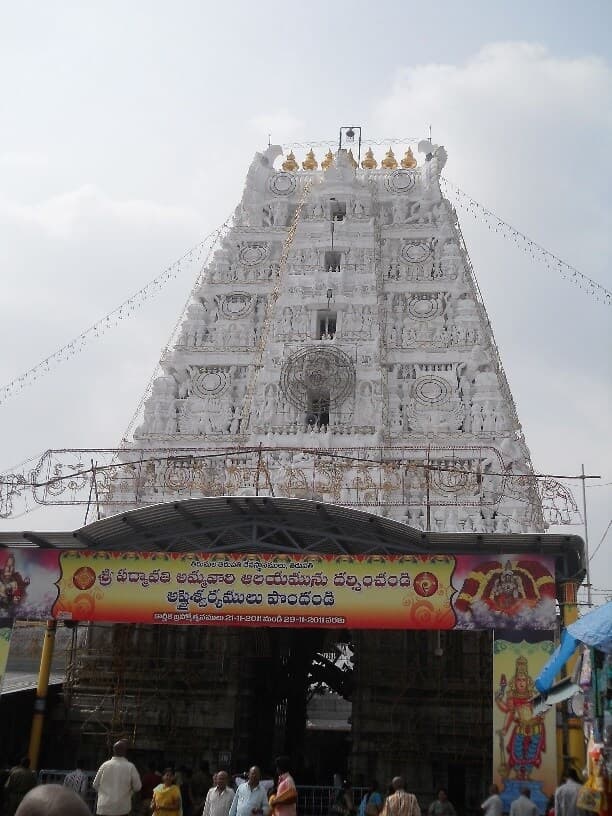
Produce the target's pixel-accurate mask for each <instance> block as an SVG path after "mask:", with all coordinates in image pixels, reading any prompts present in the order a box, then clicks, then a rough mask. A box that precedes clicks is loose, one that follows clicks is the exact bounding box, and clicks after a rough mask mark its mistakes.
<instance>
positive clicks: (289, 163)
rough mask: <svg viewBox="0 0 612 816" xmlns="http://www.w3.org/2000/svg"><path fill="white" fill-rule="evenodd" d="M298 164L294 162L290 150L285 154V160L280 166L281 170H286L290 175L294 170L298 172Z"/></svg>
mask: <svg viewBox="0 0 612 816" xmlns="http://www.w3.org/2000/svg"><path fill="white" fill-rule="evenodd" d="M299 167H300V166H299V164H298V163H297V162H296V160H295V156H294V155H293V150H290V151H289V152H288V153H287V158H286V159H285V161H284V162H283V164H282V168H283V170H286V171H287V172H288V173H292V172H293V171H294V170H299Z"/></svg>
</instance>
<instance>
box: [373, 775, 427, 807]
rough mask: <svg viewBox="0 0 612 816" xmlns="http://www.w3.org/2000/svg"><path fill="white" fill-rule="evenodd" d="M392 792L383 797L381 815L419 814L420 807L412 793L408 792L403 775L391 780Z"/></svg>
mask: <svg viewBox="0 0 612 816" xmlns="http://www.w3.org/2000/svg"><path fill="white" fill-rule="evenodd" d="M391 788H392V789H393V793H390V794H389V796H387V798H386V799H385V804H384V805H383V809H382V811H381V816H421V808H420V807H419V803H418V800H417V798H416V796H415V795H414V793H408V791H407V790H406V783H405V782H404V777H403V776H394V777H393V779H392V780H391Z"/></svg>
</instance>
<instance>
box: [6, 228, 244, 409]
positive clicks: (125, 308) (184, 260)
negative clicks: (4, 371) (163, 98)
mask: <svg viewBox="0 0 612 816" xmlns="http://www.w3.org/2000/svg"><path fill="white" fill-rule="evenodd" d="M229 220H230V219H229V218H228V219H227V220H226V221H225V222H224V223H223V224H222V225H221V226H220V227H217V228H216V229H214V230H213V231H212V232H210V233H209V234H208V235H207V236H206V237H205V238H203V239H202V240H201V241H200V242H199V243H197V244H196V245H195V246H193V247H191V249H188V250H187V252H185V253H184V254H183V255H181V257H180V258H178V259H177V260H176V261H174V263H172V264H170V266H168V267H166V269H164V271H163V272H162V273H160V274H159V275H157V276H156V277H154V278H153V279H152V280H150V281H149V282H148V283H146V284H145V285H144V286H143V287H142V288H141V289H139V290H138V291H137V292H134V294H133V295H131V296H130V297H129V298H127V299H126V300H124V301H123V303H120V304H119V306H117V307H116V308H115V309H113V310H112V311H111V312H109V313H108V314H106V315H105V316H104V317H102V318H101V319H100V320H97V321H96V322H95V323H93V324H92V325H91V326H89V328H87V329H85V330H84V331H83V332H81V334H79V335H78V336H77V337H74V338H73V339H72V340H70V342H68V343H66V344H65V345H63V346H62V347H61V348H59V349H57V351H54V352H53V353H52V354H50V355H49V356H48V357H45V358H44V359H43V360H41V361H40V362H39V363H37V364H36V365H35V366H32V368H30V369H28V370H27V371H25V372H24V373H23V374H22V375H21V376H20V377H16V378H15V379H13V380H11V381H10V382H9V383H7V384H6V385H4V386H2V387H0V405H3V404H4V403H5V402H6V401H7V400H8V399H10V397H12V396H14V395H15V394H18V393H19V392H20V391H22V390H23V389H24V388H26V387H27V386H29V385H32V383H34V382H35V381H36V380H37V379H38V378H39V377H40V376H42V375H43V374H47V373H48V372H49V371H51V368H52V367H53V368H54V367H55V366H57V365H58V364H60V363H62V362H65V361H66V360H69V359H70V358H71V357H73V356H74V355H75V354H78V353H79V352H80V351H82V350H83V349H84V347H85V346H86V345H87V343H89V342H90V341H91V340H93V339H95V338H98V337H101V336H102V335H104V334H106V332H107V331H108V330H109V329H111V328H114V327H115V326H116V325H117V324H118V323H119V322H120V321H121V320H124V319H125V318H127V317H130V316H131V315H132V314H133V312H134V311H135V310H136V309H138V308H140V307H141V306H143V305H144V303H146V302H147V301H148V300H149V299H150V298H151V297H153V296H154V295H156V294H158V293H159V292H160V291H161V290H162V289H163V287H164V286H165V285H166V284H167V283H169V281H171V280H173V279H174V278H176V277H177V276H178V275H179V274H180V273H181V272H183V270H184V268H185V267H186V266H188V265H190V264H192V263H197V262H198V261H201V259H202V255H203V253H204V251H205V249H206V247H207V246H208V244H209V243H210V242H211V241H212V242H213V244H214V243H215V241H216V240H217V237H218V235H219V234H220V233H221V232H222V231H223V230H224V229H225V228H226V226H227V224H228V223H229Z"/></svg>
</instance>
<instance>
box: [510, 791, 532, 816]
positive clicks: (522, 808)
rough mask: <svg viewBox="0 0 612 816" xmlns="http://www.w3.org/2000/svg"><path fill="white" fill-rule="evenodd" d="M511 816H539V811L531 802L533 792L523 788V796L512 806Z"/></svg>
mask: <svg viewBox="0 0 612 816" xmlns="http://www.w3.org/2000/svg"><path fill="white" fill-rule="evenodd" d="M510 816H538V809H537V807H536V806H535V804H534V803H533V802H532V801H531V790H530V789H529V788H528V787H527V786H525V787H523V788H521V795H520V796H519V797H518V799H515V800H514V802H512V804H511V805H510Z"/></svg>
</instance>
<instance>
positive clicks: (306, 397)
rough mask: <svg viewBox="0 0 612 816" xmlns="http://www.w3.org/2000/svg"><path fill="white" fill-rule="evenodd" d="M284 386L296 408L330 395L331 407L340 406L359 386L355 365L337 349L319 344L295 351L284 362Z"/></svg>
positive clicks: (282, 378)
mask: <svg viewBox="0 0 612 816" xmlns="http://www.w3.org/2000/svg"><path fill="white" fill-rule="evenodd" d="M280 384H281V389H282V391H283V393H284V394H285V396H286V397H287V399H288V400H289V402H291V404H292V405H295V407H296V408H300V409H302V410H306V409H307V408H308V406H309V402H310V400H311V399H312V398H313V397H315V398H320V397H325V398H326V399H327V398H328V397H329V406H330V408H331V407H335V406H337V405H340V404H341V403H342V402H344V400H345V399H346V398H347V397H348V396H349V395H350V394H351V393H352V392H353V390H354V388H355V366H354V365H353V361H352V360H351V358H350V357H349V356H348V355H347V354H345V353H344V352H343V351H340V349H337V348H327V347H325V346H315V347H314V348H307V349H302V350H301V351H298V352H296V353H295V354H292V355H291V357H289V358H288V359H287V360H286V361H285V362H284V364H283V367H282V370H281V379H280Z"/></svg>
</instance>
